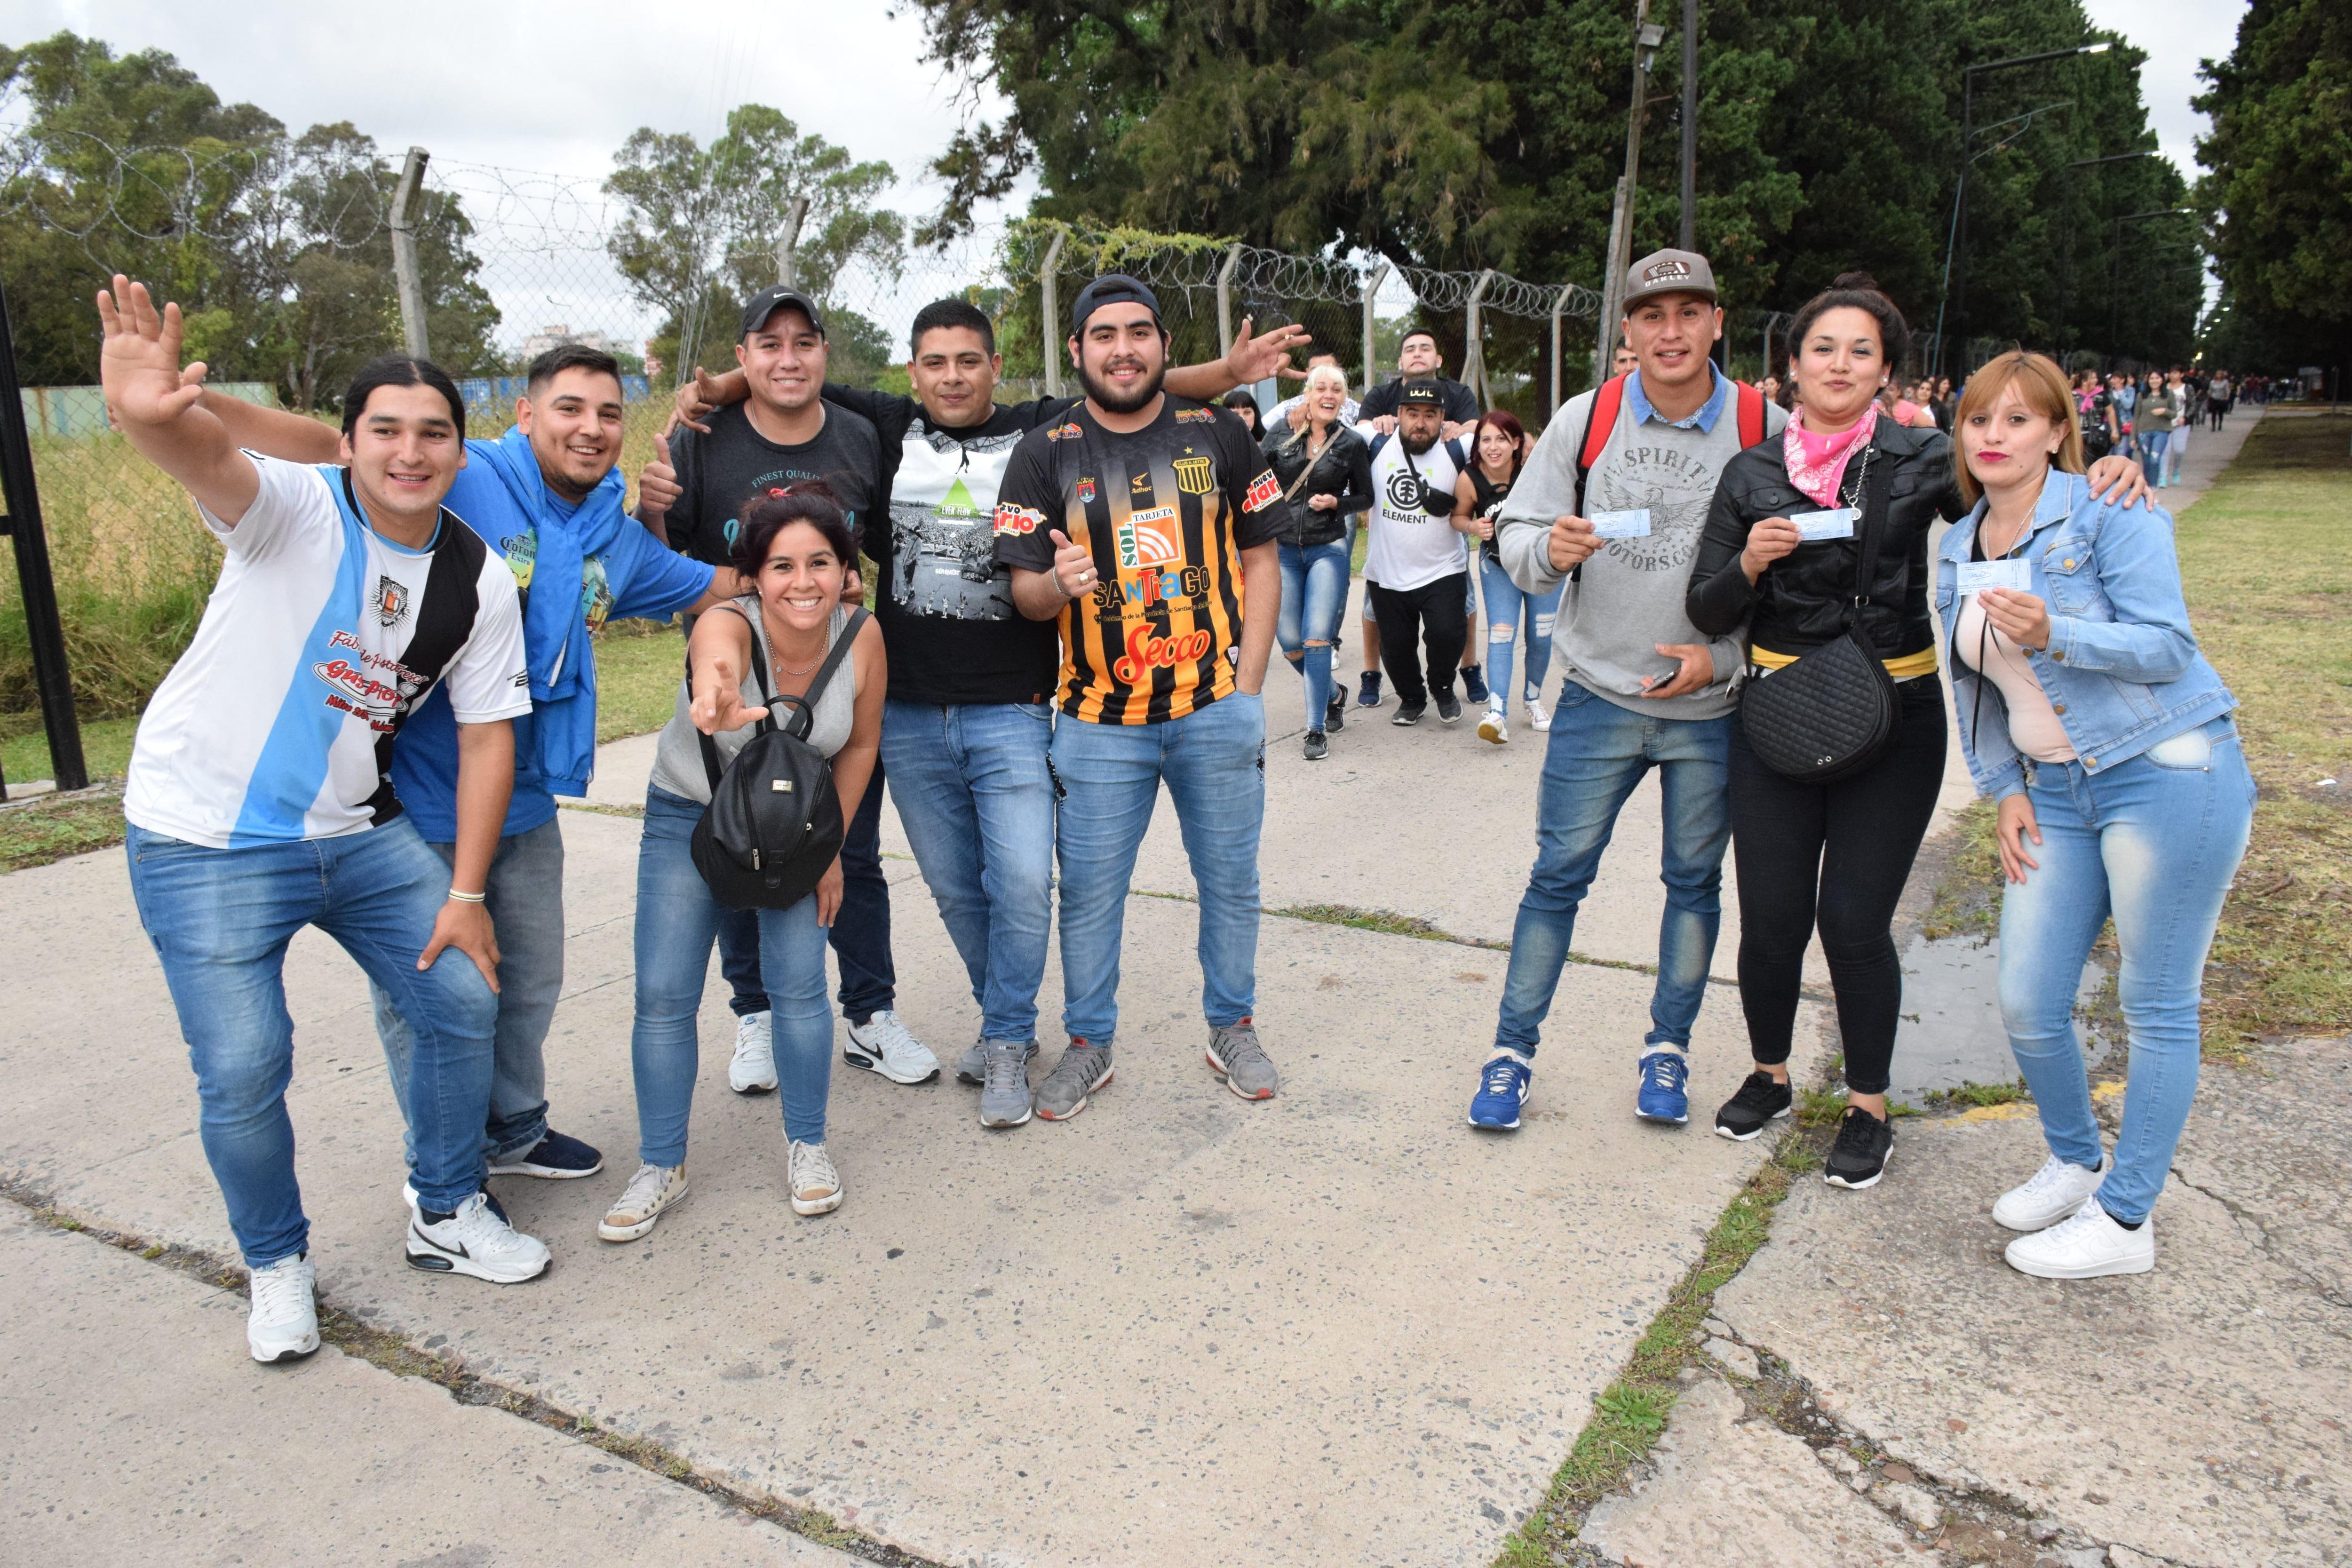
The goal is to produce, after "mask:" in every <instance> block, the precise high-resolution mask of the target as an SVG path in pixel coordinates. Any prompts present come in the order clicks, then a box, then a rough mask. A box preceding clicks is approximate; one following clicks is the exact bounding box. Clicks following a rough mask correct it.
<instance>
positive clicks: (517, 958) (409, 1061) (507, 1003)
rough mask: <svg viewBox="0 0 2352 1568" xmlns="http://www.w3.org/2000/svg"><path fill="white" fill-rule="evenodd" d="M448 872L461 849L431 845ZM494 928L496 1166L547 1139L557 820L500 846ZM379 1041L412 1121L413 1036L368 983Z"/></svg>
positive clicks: (558, 930)
mask: <svg viewBox="0 0 2352 1568" xmlns="http://www.w3.org/2000/svg"><path fill="white" fill-rule="evenodd" d="M425 847H426V848H428V849H430V850H432V851H433V853H435V854H436V855H438V856H439V857H441V861H442V864H443V865H445V866H450V867H454V866H456V864H457V846H456V845H454V844H427V845H426V846H425ZM483 890H484V892H486V893H487V894H488V898H487V899H485V900H483V904H484V907H485V908H486V909H488V910H489V913H490V924H491V925H492V926H493V927H494V928H496V930H497V931H498V936H499V1023H498V1031H497V1036H496V1038H497V1042H498V1049H497V1057H496V1060H495V1062H494V1063H493V1066H492V1070H491V1075H490V1115H489V1121H488V1125H487V1126H485V1128H484V1129H483V1132H482V1147H483V1152H485V1153H486V1154H487V1155H488V1157H489V1163H491V1164H493V1165H495V1164H497V1163H499V1161H501V1160H505V1159H508V1158H510V1157H511V1156H513V1155H516V1154H525V1153H529V1152H530V1151H531V1150H533V1149H536V1148H537V1147H539V1141H540V1140H541V1139H542V1138H544V1137H546V1136H547V1058H546V1057H545V1055H544V1054H543V1051H544V1047H546V1044H547V1028H548V1026H549V1025H550V1024H551V1023H552V1022H554V1019H555V1002H556V998H557V997H559V996H561V995H562V994H563V830H562V828H561V827H559V826H557V825H556V823H555V822H554V821H553V820H549V821H546V822H542V823H541V824H540V825H539V826H537V827H534V828H532V829H530V831H529V832H527V833H512V834H509V835H508V836H507V837H504V838H501V839H499V851H498V854H497V855H495V856H494V857H492V858H491V860H490V875H489V879H488V882H487V883H486V884H485V885H484V888H483ZM368 994H369V995H370V996H371V997H372V998H373V1000H374V1002H375V1033H376V1038H378V1039H379V1040H382V1041H383V1060H384V1066H385V1067H387V1068H390V1069H391V1071H392V1095H393V1098H394V1100H398V1101H399V1102H400V1114H401V1116H402V1118H403V1119H404V1120H405V1119H406V1118H407V1116H408V1079H409V1074H410V1072H411V1070H412V1067H413V1063H414V1062H415V1056H416V1032H415V1030H414V1029H411V1028H410V1027H409V1026H408V1020H407V1019H406V1018H404V1017H403V1016H401V1013H400V1008H399V1007H398V1005H395V1004H394V1001H393V999H392V994H391V993H390V992H388V991H386V990H385V989H384V988H383V986H381V985H378V984H376V983H375V982H374V981H373V980H371V981H369V982H368ZM407 1144H408V1163H409V1164H410V1165H411V1166H412V1167H414V1166H415V1163H416V1129H415V1126H414V1125H413V1124H412V1125H411V1126H410V1128H409V1130H408V1133H407Z"/></svg>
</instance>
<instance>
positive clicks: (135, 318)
mask: <svg viewBox="0 0 2352 1568" xmlns="http://www.w3.org/2000/svg"><path fill="white" fill-rule="evenodd" d="M118 301H120V305H119V308H118V303H117V302H118ZM98 310H99V319H100V322H101V323H102V324H103V326H104V329H105V334H106V341H105V343H104V346H103V348H102V349H101V351H100V360H99V363H100V379H101V382H102V384H103V385H104V387H105V392H106V403H107V408H108V411H109V413H110V415H111V416H112V417H113V420H114V422H115V425H116V426H117V427H118V428H119V429H121V432H122V434H123V435H124V437H126V438H127V439H128V440H129V441H130V443H131V447H133V449H135V450H136V451H137V452H138V453H139V454H140V455H141V456H142V457H143V458H146V459H147V460H148V461H149V462H151V463H153V464H154V465H155V466H156V467H157V468H161V469H163V471H164V472H165V473H167V474H169V475H171V476H172V478H173V479H176V480H178V481H179V482H180V483H181V484H182V485H184V486H185V487H186V489H187V491H188V493H189V494H190V495H191V496H192V497H194V500H195V501H196V504H197V506H198V508H199V509H200V513H201V515H202V517H203V519H204V521H205V527H207V528H209V529H211V530H212V531H213V532H214V533H215V535H216V536H217V537H218V538H219V539H220V541H221V542H222V544H223V546H224V547H225V549H226V561H225V562H224V563H223V565H222V568H221V575H220V582H219V584H217V585H216V586H215V588H214V590H213V593H212V596H211V598H210V600H209V601H208V602H207V603H206V605H205V615H204V620H203V622H202V624H201V625H199V626H198V627H197V628H196V635H195V638H194V641H193V642H192V643H190V644H189V647H188V651H187V652H186V653H185V654H184V655H182V656H181V658H180V660H179V662H178V663H176V664H174V665H173V667H172V672H171V673H170V674H169V675H168V676H166V677H165V678H164V679H163V685H162V687H161V688H159V689H157V691H156V693H155V697H154V700H152V702H150V703H149V704H148V708H147V712H146V714H145V716H144V717H143V718H142V720H141V721H140V725H139V738H138V742H137V744H136V746H135V747H134V748H133V750H132V752H131V772H130V778H129V782H128V784H127V785H126V787H125V789H124V792H123V805H122V809H123V816H125V817H126V818H127V819H128V821H129V825H130V826H129V829H128V832H127V835H126V841H125V845H124V851H125V854H126V855H127V857H128V858H129V860H130V863H131V896H132V898H133V899H134V900H136V901H137V903H138V907H139V920H140V924H141V925H142V927H144V928H145V930H146V931H147V935H148V939H149V941H151V942H152V943H153V944H154V947H155V954H156V957H157V958H159V959H160V960H161V961H162V962H163V977H164V979H165V981H166V982H168V983H169V984H170V986H171V988H172V1001H173V1006H174V1007H175V1008H176V1009H177V1010H178V1013H179V1016H180V1029H181V1033H182V1034H183V1035H184V1036H185V1037H186V1038H187V1042H188V1055H189V1062H190V1065H191V1066H193V1067H194V1069H195V1074H196V1089H197V1096H198V1099H199V1100H200V1102H201V1105H202V1114H201V1117H200V1121H199V1125H200V1129H201V1132H202V1136H203V1140H204V1148H205V1160H206V1161H207V1162H208V1163H210V1164H211V1166H212V1170H213V1175H214V1178H215V1180H216V1181H217V1182H218V1183H219V1184H220V1188H221V1196H222V1198H223V1199H224V1200H225V1201H226V1205H227V1207H228V1215H229V1226H230V1229H231V1230H232V1231H233V1232H234V1233H235V1234H236V1241H237V1249H238V1251H239V1252H240V1253H242V1254H243V1255H244V1258H245V1262H246V1267H247V1268H248V1269H249V1270H250V1271H251V1291H252V1308H251V1311H250V1314H249V1315H248V1317H247V1323H246V1343H247V1348H248V1350H249V1351H250V1352H251V1353H252V1355H253V1358H254V1359H255V1360H256V1361H263V1362H269V1361H278V1360H280V1359H282V1358H284V1357H287V1356H300V1355H307V1354H309V1353H310V1352H312V1351H314V1350H316V1349H318V1348H319V1321H318V1310H317V1306H316V1303H315V1300H314V1290H315V1275H314V1272H313V1270H312V1268H311V1265H310V1258H309V1247H310V1221H309V1219H308V1218H307V1217H306V1216H305V1215H304V1214H303V1212H302V1196H301V1190H300V1187H299V1184H298V1183H297V1182H296V1179H295V1173H294V1127H293V1122H292V1121H291V1119H290V1118H289V1116H288V1115H287V1111H286V1086H287V1083H288V1081H289V1079H291V1077H292V1075H293V1067H294V1024H293V1020H292V1018H291V1017H289V1016H288V1014H287V1011H286V996H285V984H284V978H283V971H284V968H285V962H286V944H287V942H289V940H291V938H292V937H293V935H294V933H295V932H296V931H299V930H300V929H301V928H302V927H304V926H306V925H315V926H317V927H319V928H320V930H321V931H325V932H326V933H327V934H328V935H329V936H331V937H332V938H333V939H334V940H335V941H336V942H338V943H339V944H341V947H342V948H343V950H344V951H345V952H349V953H350V954H351V955H352V958H353V959H354V960H356V961H357V962H358V963H359V965H360V967H361V968H362V969H363V970H364V971H366V973H367V974H368V977H369V978H370V979H371V980H373V981H374V982H375V983H376V984H380V985H382V986H383V987H384V989H385V990H387V991H389V992H390V993H392V994H393V995H394V997H395V998H396V999H397V1000H398V1001H399V1003H400V1005H401V1007H402V1009H403V1011H404V1013H405V1014H406V1016H408V1018H409V1019H410V1021H411V1023H412V1024H413V1026H415V1032H416V1048H415V1054H414V1056H413V1058H412V1059H411V1062H410V1076H409V1082H408V1086H407V1089H408V1093H407V1100H408V1103H409V1105H410V1106H411V1107H412V1108H413V1109H414V1111H415V1150H416V1155H415V1173H414V1178H413V1179H414V1184H415V1193H416V1203H415V1208H414V1209H413V1210H412V1211H411V1213H410V1215H409V1217H408V1224H407V1229H406V1233H405V1235H404V1238H403V1247H404V1251H405V1253H406V1255H407V1258H408V1261H409V1263H410V1264H411V1265H412V1266H414V1267H415V1268H421V1269H427V1270H434V1271H439V1272H446V1273H457V1274H469V1275H472V1276H474V1277H475V1278H477V1279H488V1280H492V1281H495V1282H498V1283H502V1284H503V1283H512V1282H514V1281H518V1280H523V1279H532V1278H534V1277H536V1276H537V1275H539V1274H541V1272H543V1271H544V1270H545V1269H546V1268H547V1265H548V1250H547V1248H546V1247H545V1246H543V1245H542V1244H541V1243H540V1242H539V1241H538V1240H537V1239H536V1238H534V1237H528V1236H524V1235H521V1234H520V1233H519V1232H517V1231H516V1230H515V1229H514V1228H513V1227H512V1226H509V1224H508V1223H507V1221H506V1217H505V1215H502V1214H500V1213H499V1211H498V1210H497V1209H496V1208H495V1207H494V1206H493V1205H491V1204H490V1203H489V1201H488V1197H487V1196H486V1195H485V1194H484V1193H483V1192H482V1180H483V1173H484V1168H485V1162H484V1159H483V1154H482V1125H483V1120H484V1117H485V1114H486V1113H487V1111H488V1106H489V1096H490V1072H491V1065H492V1045H491V1031H492V1028H493V1026H494V1025H495V1022H496V1020H497V1016H498V999H497V994H496V993H497V988H498V979H497V973H498V963H499V949H498V941H497V937H496V935H495V932H494V931H493V929H492V926H491V921H490V917H489V915H488V912H487V911H486V910H484V908H483V893H482V888H483V879H484V878H485V877H487V876H488V872H489V867H490V860H491V858H492V856H493V854H494V853H495V851H496V849H497V846H498V838H499V823H500V821H501V819H503V818H504V816H506V810H507V795H508V792H509V789H510V788H511V787H512V785H513V783H514V735H513V731H512V727H511V721H513V720H514V719H516V718H517V717H519V716H520V715H522V714H524V713H527V712H529V711H530V692H529V690H528V684H527V683H528V677H527V676H526V675H525V673H524V669H523V637H522V616H521V611H520V605H519V604H518V602H517V597H516V594H515V586H514V580H513V579H512V578H511V577H510V576H509V574H507V571H506V569H505V567H504V566H503V565H502V564H500V563H499V561H498V560H497V559H496V558H495V557H493V556H492V555H491V554H490V553H489V552H488V551H487V550H486V549H484V548H483V546H482V543H481V542H480V541H479V540H478V539H476V538H475V537H474V535H473V534H472V533H471V532H470V531H467V530H466V529H463V528H460V527H457V525H456V520H455V519H453V518H452V517H451V516H450V515H449V513H448V512H447V511H446V510H443V508H442V505H441V500H442V498H443V497H444V496H446V494H447V493H448V490H449V481H450V479H451V478H452V477H453V476H454V475H455V474H456V473H457V466H458V464H459V463H460V462H462V461H463V460H464V458H463V454H464V444H463V443H464V437H465V429H466V406H465V403H464V401H463V400H462V399H461V398H460V397H459V396H458V395H457V387H456V386H455V385H454V384H452V383H451V382H450V380H449V378H448V376H447V375H446V374H443V372H442V371H441V370H440V369H439V368H438V367H437V366H435V365H432V364H428V363H425V362H424V361H421V360H416V359H412V358H409V357H407V356H404V355H389V356H386V357H384V358H383V359H378V360H373V361H371V362H370V363H368V364H366V365H364V366H362V368H361V370H360V373H359V374H358V376H357V378H356V379H354V381H353V382H352V385H351V388H350V390H349V391H348V393H347V394H346V395H345V397H344V401H343V433H342V439H341V447H342V453H343V456H344V458H345V460H346V463H347V465H348V466H347V467H345V468H338V469H320V468H306V467H301V466H299V465H296V464H292V463H281V462H278V461H277V460H275V459H273V458H257V457H253V456H251V455H249V454H247V453H245V452H241V451H239V450H238V449H237V448H236V445H235V443H234V442H233V441H232V440H231V438H230V436H229V432H228V429H227V427H226V426H224V425H223V424H222V423H221V422H220V420H219V419H217V418H215V417H214V416H212V415H210V414H209V413H207V412H206V410H205V406H204V404H205V395H204V392H203V388H202V386H201V382H202V380H203V376H204V367H203V366H202V365H201V364H197V365H191V366H189V367H188V368H187V370H186V371H185V372H183V371H182V369H181V367H180V344H181V326H180V312H179V308H178V307H177V306H166V307H165V308H164V310H163V312H162V313H161V314H160V315H159V314H158V313H157V311H156V310H155V308H154V305H153V304H152V301H151V300H150V299H149V296H148V293H147V289H146V288H145V286H144V285H142V284H137V283H131V282H128V281H127V280H126V279H122V278H120V277H118V278H116V279H114V287H113V289H112V290H111V291H108V290H100V293H99V295H98ZM443 681H446V682H447V683H448V685H449V687H450V689H451V703H452V707H453V709H454V710H455V712H456V715H457V722H458V726H459V728H458V740H457V743H458V748H459V757H458V781H457V818H458V822H457V854H456V857H455V859H456V865H455V868H454V870H453V868H452V867H451V866H450V865H449V864H448V863H446V862H445V861H443V860H442V859H441V858H438V857H437V856H436V855H434V854H433V852H432V851H431V850H429V849H428V848H426V847H425V841H424V839H423V838H422V837H419V836H418V834H417V831H416V828H415V824H413V823H411V822H410V821H408V819H407V818H406V817H405V816H404V815H403V814H402V811H401V805H400V801H399V798H398V796H397V795H395V794H394V790H393V786H392V782H391V780H390V779H389V778H388V777H387V776H386V774H387V773H388V771H389V767H390V763H391V752H392V742H393V738H394V735H395V734H397V733H398V731H399V729H400V727H401V725H402V723H403V722H404V721H405V720H406V719H407V717H408V715H409V714H410V712H411V711H413V710H415V707H416V705H417V703H418V702H419V701H420V700H423V698H424V696H425V693H426V692H427V691H428V690H430V689H433V688H434V687H435V686H436V684H438V683H440V682H443ZM450 949H455V950H456V951H455V952H451V951H448V950H450Z"/></svg>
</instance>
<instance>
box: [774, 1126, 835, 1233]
mask: <svg viewBox="0 0 2352 1568" xmlns="http://www.w3.org/2000/svg"><path fill="white" fill-rule="evenodd" d="M786 1163H787V1169H786V1171H785V1174H784V1180H785V1183H786V1184H787V1185H789V1186H790V1187H791V1188H792V1190H793V1213H794V1214H799V1215H814V1214H831V1213H832V1212H833V1211H834V1210H835V1209H837V1208H839V1207H840V1206H841V1173H840V1172H838V1171H836V1170H835V1169H834V1168H833V1156H832V1155H830V1154H828V1153H826V1152H824V1144H822V1143H794V1144H793V1146H792V1149H791V1152H790V1154H789V1155H788V1157H787V1162H786Z"/></svg>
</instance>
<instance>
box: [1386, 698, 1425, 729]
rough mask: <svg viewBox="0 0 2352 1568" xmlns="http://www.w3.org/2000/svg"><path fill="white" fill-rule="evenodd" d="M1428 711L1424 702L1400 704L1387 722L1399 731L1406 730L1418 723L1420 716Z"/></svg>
mask: <svg viewBox="0 0 2352 1568" xmlns="http://www.w3.org/2000/svg"><path fill="white" fill-rule="evenodd" d="M1428 711H1429V704H1428V703H1426V702H1400V703H1398V704H1397V710H1396V711H1395V712H1394V713H1392V714H1391V715H1390V716H1389V722H1390V723H1391V724H1394V725H1395V726H1396V727H1397V728H1398V729H1400V730H1408V729H1411V728H1412V726H1413V725H1415V724H1418V723H1420V722H1421V716H1422V715H1423V713H1426V712H1428Z"/></svg>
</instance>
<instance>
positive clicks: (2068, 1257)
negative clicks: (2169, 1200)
mask: <svg viewBox="0 0 2352 1568" xmlns="http://www.w3.org/2000/svg"><path fill="white" fill-rule="evenodd" d="M2002 1256H2004V1257H2006V1258H2008V1259H2009V1266H2010V1267H2011V1268H2014V1269H2016V1270H2017V1271H2018V1272H2019V1273H2020V1274H2031V1275H2032V1276H2033V1277H2034V1278H2035V1279H2100V1278H2102V1277H2103V1276H2105V1275H2109V1274H2145V1273H2147V1271H2148V1270H2149V1269H2151V1268H2155V1267H2156V1221H2155V1220H2154V1219H2153V1218H2149V1219H2146V1220H2143V1221H2141V1222H2140V1227H2139V1228H2138V1229H2137V1230H2126V1229H2125V1228H2124V1227H2123V1226H2119V1225H2117V1224H2116V1222H2115V1217H2114V1216H2113V1215H2109V1214H2108V1213H2107V1211H2106V1210H2105V1209H2103V1208H2101V1207H2100V1206H2099V1205H2097V1204H2084V1205H2083V1206H2082V1207H2081V1208H2079V1209H2076V1210H2075V1211H2074V1218H2072V1219H2070V1220H2067V1221H2066V1222H2065V1223H2064V1224H2063V1225H2053V1226H2051V1227H2050V1228H2049V1229H2048V1230H2042V1231H2036V1232H2035V1233H2034V1234H2032V1236H2021V1237H2018V1238H2017V1239H2016V1240H2015V1241H2012V1242H2011V1243H2010V1244H2009V1250H2008V1251H2007V1252H2006V1253H2004V1254H2003V1255H2002Z"/></svg>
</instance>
